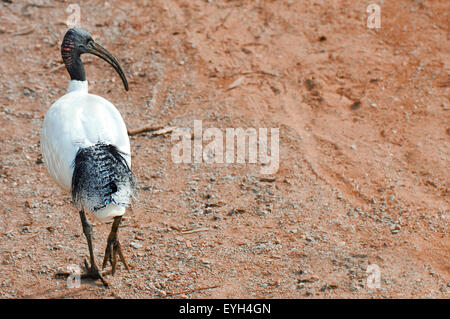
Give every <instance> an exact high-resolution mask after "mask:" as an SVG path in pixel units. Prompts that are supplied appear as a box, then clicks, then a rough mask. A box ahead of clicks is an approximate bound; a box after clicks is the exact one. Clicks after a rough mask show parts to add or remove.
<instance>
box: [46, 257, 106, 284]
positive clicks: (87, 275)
mask: <svg viewBox="0 0 450 319" xmlns="http://www.w3.org/2000/svg"><path fill="white" fill-rule="evenodd" d="M84 266H85V268H86V271H85V272H84V273H83V274H81V275H79V276H80V279H91V280H98V279H100V280H101V282H102V283H103V286H105V288H108V287H109V284H108V282H107V281H106V280H105V278H103V276H104V275H107V274H109V273H110V272H109V271H107V272H104V273H103V274H102V273H101V272H100V270H99V269H98V267H97V265H95V264H94V265H93V266H89V264H88V262H87V260H86V259H85V260H84ZM70 276H76V274H74V273H72V272H57V273H56V274H55V278H67V277H70Z"/></svg>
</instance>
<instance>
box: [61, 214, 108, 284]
mask: <svg viewBox="0 0 450 319" xmlns="http://www.w3.org/2000/svg"><path fill="white" fill-rule="evenodd" d="M80 218H81V225H82V226H83V233H84V235H85V236H86V240H87V243H88V247H89V257H90V260H91V265H90V266H89V264H88V262H87V261H86V259H85V260H84V265H85V267H86V273H84V274H81V276H80V278H89V279H94V280H95V279H100V280H101V281H102V283H103V285H104V286H105V287H108V286H109V284H108V282H106V280H105V279H104V278H103V276H102V274H101V273H100V271H99V269H98V267H97V264H96V263H95V258H94V247H93V245H92V225H91V224H90V223H89V221H88V220H87V217H86V214H85V212H84V210H81V211H80ZM70 275H71V273H68V272H59V273H57V274H56V277H68V276H70Z"/></svg>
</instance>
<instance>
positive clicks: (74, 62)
mask: <svg viewBox="0 0 450 319" xmlns="http://www.w3.org/2000/svg"><path fill="white" fill-rule="evenodd" d="M64 63H65V64H66V69H67V71H68V72H69V74H70V79H71V80H76V81H86V74H85V73H84V65H83V62H82V61H81V58H80V55H79V54H78V55H75V54H74V55H72V57H71V59H69V61H67V60H66V61H64Z"/></svg>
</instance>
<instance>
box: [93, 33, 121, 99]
mask: <svg viewBox="0 0 450 319" xmlns="http://www.w3.org/2000/svg"><path fill="white" fill-rule="evenodd" d="M88 52H89V53H92V54H93V55H96V56H98V57H99V58H102V59H103V60H105V61H106V62H108V63H109V64H111V65H112V67H113V68H114V69H115V70H116V71H117V73H119V75H120V78H121V79H122V82H123V85H124V87H125V90H126V91H128V81H127V78H126V77H125V74H124V73H123V70H122V67H121V66H120V64H119V62H117V60H116V59H115V58H114V57H113V56H112V54H111V53H109V52H108V50H106V49H105V48H104V47H102V46H101V45H100V44H98V43H96V42H94V41H91V43H90V46H89V50H88Z"/></svg>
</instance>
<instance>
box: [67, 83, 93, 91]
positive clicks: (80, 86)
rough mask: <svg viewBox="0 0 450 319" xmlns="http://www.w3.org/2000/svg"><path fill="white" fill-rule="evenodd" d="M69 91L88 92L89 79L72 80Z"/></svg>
mask: <svg viewBox="0 0 450 319" xmlns="http://www.w3.org/2000/svg"><path fill="white" fill-rule="evenodd" d="M67 91H68V92H67V93H70V92H74V91H77V92H84V93H88V81H86V80H85V81H78V80H70V82H69V89H68V90H67Z"/></svg>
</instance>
